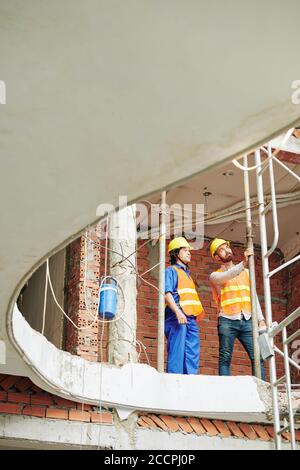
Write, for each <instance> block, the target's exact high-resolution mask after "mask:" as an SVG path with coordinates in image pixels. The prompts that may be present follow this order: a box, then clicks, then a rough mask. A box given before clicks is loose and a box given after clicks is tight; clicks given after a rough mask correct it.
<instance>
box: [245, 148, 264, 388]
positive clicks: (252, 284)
mask: <svg viewBox="0 0 300 470" xmlns="http://www.w3.org/2000/svg"><path fill="white" fill-rule="evenodd" d="M243 160H244V162H243V166H244V168H248V157H247V155H245V156H244V159H243ZM244 192H245V212H246V238H247V248H248V249H251V250H253V232H252V219H251V205H250V185H249V173H248V171H247V170H244ZM249 277H250V291H251V310H252V315H251V320H252V337H253V350H254V374H255V377H257V378H258V379H261V367H260V350H259V344H258V318H257V303H256V282H255V264H254V257H253V256H250V257H249Z"/></svg>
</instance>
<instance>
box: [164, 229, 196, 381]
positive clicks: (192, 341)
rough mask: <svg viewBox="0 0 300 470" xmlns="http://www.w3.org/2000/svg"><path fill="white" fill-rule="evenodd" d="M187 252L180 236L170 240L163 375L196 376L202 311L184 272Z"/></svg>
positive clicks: (185, 244) (186, 272)
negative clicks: (166, 359)
mask: <svg viewBox="0 0 300 470" xmlns="http://www.w3.org/2000/svg"><path fill="white" fill-rule="evenodd" d="M191 249H192V248H191V246H190V245H189V243H188V241H187V240H186V239H185V238H183V237H177V238H174V239H173V240H172V241H171V242H170V243H169V246H168V253H169V254H170V262H171V266H169V267H168V268H167V269H166V272H165V301H166V309H165V335H166V338H167V342H168V363H167V372H169V373H173V374H197V373H198V370H199V360H200V338H199V328H198V323H197V319H199V318H200V317H201V318H202V317H203V315H204V311H203V307H202V304H201V302H200V299H199V296H198V294H197V291H196V288H195V284H194V282H193V280H192V278H191V275H190V271H189V269H188V265H189V263H190V261H191V252H190V250H191Z"/></svg>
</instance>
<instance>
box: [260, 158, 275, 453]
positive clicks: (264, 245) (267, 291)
mask: <svg viewBox="0 0 300 470" xmlns="http://www.w3.org/2000/svg"><path fill="white" fill-rule="evenodd" d="M255 163H256V165H257V169H256V184H257V198H258V203H259V228H260V241H261V254H262V268H263V282H264V298H265V314H266V320H267V326H268V328H270V327H271V325H272V304H271V287H270V279H269V277H268V273H269V260H268V258H267V257H266V256H265V255H266V253H267V251H268V242H267V228H266V218H265V215H264V190H263V178H262V174H261V158H260V150H256V151H255ZM270 341H271V346H273V339H270ZM270 379H271V384H272V387H271V388H272V404H273V419H274V430H275V436H274V437H275V445H276V449H278V450H280V449H281V437H280V436H279V435H278V434H277V433H278V432H279V430H280V416H279V403H278V394H277V385H276V381H277V377H276V362H275V356H272V357H271V358H270Z"/></svg>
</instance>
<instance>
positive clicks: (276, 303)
mask: <svg viewBox="0 0 300 470" xmlns="http://www.w3.org/2000/svg"><path fill="white" fill-rule="evenodd" d="M90 239H92V243H89V244H88V245H89V249H88V251H89V259H88V263H87V278H88V279H90V281H87V282H86V285H87V286H89V287H90V288H92V290H93V303H94V308H95V310H94V311H96V307H97V295H98V290H97V286H98V282H99V263H100V261H99V259H100V255H101V273H103V271H104V244H105V241H101V242H100V241H99V239H97V235H96V233H95V231H94V232H93V231H92V232H91V233H90ZM144 243H145V241H142V242H139V245H138V247H139V249H138V256H137V265H138V272H139V273H144V272H145V271H147V270H148V269H150V268H151V266H150V265H149V244H147V245H144ZM100 245H101V246H100ZM143 245H144V246H143ZM232 246H233V248H234V253H235V257H236V260H235V261H236V262H239V261H240V260H241V259H242V255H243V251H244V250H243V248H241V247H240V246H237V245H234V244H233V245H232ZM84 248H85V244H84V239H81V241H76V242H74V244H73V246H72V248H71V251H70V255H71V256H73V257H74V260H73V261H71V262H70V269H71V273H70V276H69V278H70V281H71V282H70V284H69V288H68V292H69V290H70V289H71V291H72V292H71V293H68V299H70V300H71V301H72V303H71V304H70V310H71V311H72V312H73V315H74V318H75V317H76V315H77V321H78V324H80V325H86V324H87V322H88V323H90V322H91V317H90V316H89V315H88V314H87V313H86V306H85V298H84V297H85V296H84V292H83V288H84V272H85V262H84V260H85V251H84ZM78 250H79V251H80V256H78ZM78 257H79V258H81V259H80V260H78ZM280 260H281V257H280V255H279V254H277V253H275V254H273V255H272V257H271V261H270V268H271V269H272V268H274V267H276V266H278V265H279V263H280ZM166 265H168V263H167V264H166ZM79 266H80V277H79V276H78V267H79ZM215 269H217V265H216V264H215V263H214V261H213V260H212V259H211V256H210V253H209V242H208V241H206V242H205V244H204V247H203V248H202V249H201V250H197V251H195V252H193V254H192V262H191V273H192V276H193V279H194V280H195V282H196V285H197V288H198V291H199V294H200V297H201V301H202V303H203V306H204V308H205V311H206V317H205V319H204V320H203V321H202V323H201V332H200V339H201V357H200V373H202V374H209V375H216V374H217V373H218V334H217V312H216V307H215V304H214V302H213V300H212V296H211V292H210V289H209V285H208V277H209V274H210V273H211V272H212V271H213V270H215ZM73 271H74V272H73ZM93 273H94V277H93ZM143 278H144V280H145V281H146V282H144V281H142V280H141V279H140V278H138V279H137V286H138V296H137V316H138V321H137V339H138V340H140V341H141V342H142V343H143V345H144V346H145V348H146V353H147V356H148V358H147V356H146V354H145V352H144V350H143V349H142V350H141V353H140V357H139V360H140V362H145V363H146V362H147V361H148V360H149V362H150V364H151V365H152V366H153V367H156V366H157V341H156V338H157V304H158V293H157V290H156V289H155V287H153V286H151V285H149V284H148V283H150V284H152V285H154V286H156V287H157V280H156V278H155V277H154V275H153V272H152V271H150V272H149V273H147V274H145V275H144V276H143ZM256 282H257V291H258V295H259V297H260V300H261V306H262V309H264V305H263V302H262V299H263V286H262V272H261V257H260V251H259V250H256ZM288 283H289V278H288V272H287V270H284V271H282V272H280V273H278V274H277V275H276V276H274V277H272V279H271V289H272V307H273V320H274V321H278V322H280V321H281V320H282V319H283V318H284V317H285V315H286V305H287V297H288V296H287V292H288ZM74 289H75V291H76V289H77V291H79V294H78V296H76V292H74ZM74 299H75V301H74ZM76 299H78V300H76ZM76 301H77V304H76ZM68 328H69V330H68V335H71V340H69V339H68V340H67V345H68V350H69V351H70V352H73V353H74V354H79V355H81V356H83V357H85V358H86V359H89V360H101V358H102V360H104V361H106V360H107V331H106V326H105V327H103V324H100V328H99V327H97V326H96V325H95V326H94V327H93V333H92V334H91V332H90V331H89V330H88V331H84V332H80V333H78V334H77V336H76V333H75V332H74V328H73V327H70V326H69V327H68ZM102 328H104V335H103V341H102V344H101V346H102V347H100V336H102ZM91 335H93V336H92V339H93V345H92V346H89V344H90V339H91ZM76 338H78V339H77V340H76ZM76 341H77V343H76ZM277 344H278V346H279V347H280V348H282V345H281V344H280V341H278V340H277ZM97 351H98V352H97ZM101 351H102V353H101ZM165 358H166V355H165ZM232 373H233V374H234V375H235V374H251V367H250V361H249V360H248V357H247V354H246V353H245V351H244V349H243V348H242V346H241V345H240V344H239V342H236V345H235V349H234V354H233V361H232ZM278 374H282V361H281V359H280V358H278Z"/></svg>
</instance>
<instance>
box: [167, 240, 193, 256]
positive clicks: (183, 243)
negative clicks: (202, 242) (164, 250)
mask: <svg viewBox="0 0 300 470" xmlns="http://www.w3.org/2000/svg"><path fill="white" fill-rule="evenodd" d="M180 248H188V249H189V250H192V249H193V248H192V247H191V246H190V244H189V242H188V241H187V240H186V239H185V238H184V237H176V238H174V239H173V240H171V241H170V243H169V246H168V253H170V251H173V250H178V249H180Z"/></svg>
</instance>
